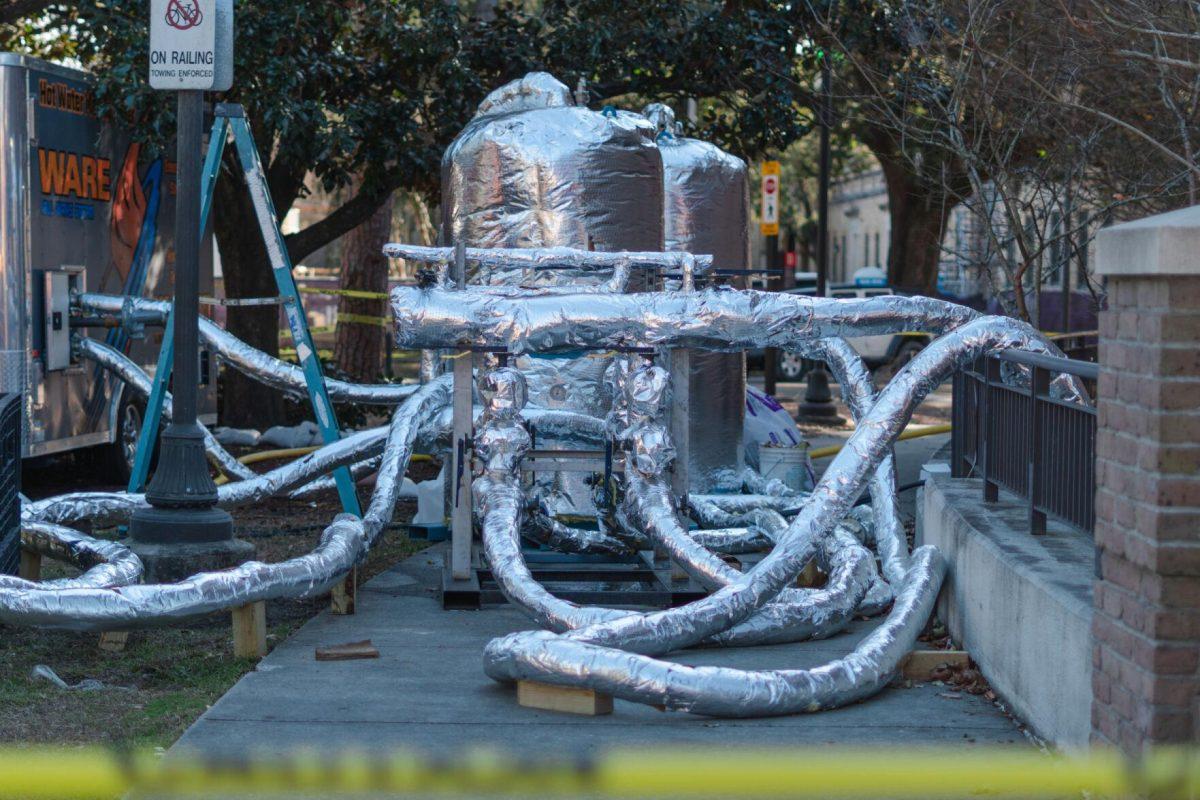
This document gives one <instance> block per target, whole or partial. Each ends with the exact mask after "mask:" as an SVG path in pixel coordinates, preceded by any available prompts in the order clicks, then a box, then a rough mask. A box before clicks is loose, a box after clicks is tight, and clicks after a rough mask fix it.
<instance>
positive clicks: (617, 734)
mask: <svg viewBox="0 0 1200 800" xmlns="http://www.w3.org/2000/svg"><path fill="white" fill-rule="evenodd" d="M440 563H441V554H440V552H438V551H437V549H436V548H433V549H431V550H427V551H425V552H423V553H421V554H418V555H416V556H414V557H412V558H410V559H408V560H407V561H405V562H404V563H402V564H400V565H398V566H397V567H396V568H394V569H393V570H392V571H390V572H387V573H384V574H382V575H380V576H378V577H376V578H375V579H374V580H372V581H371V582H370V583H368V584H367V585H366V586H365V587H364V588H363V589H362V590H361V591H360V595H359V613H358V614H357V615H355V616H351V617H334V616H331V615H330V614H329V613H327V612H326V613H323V614H321V615H320V616H319V617H317V618H315V619H313V620H312V621H310V622H309V623H308V624H306V625H305V626H304V627H303V628H301V629H300V630H299V631H298V632H297V633H296V634H295V635H294V636H292V637H291V639H289V640H288V641H286V642H284V643H283V644H281V645H280V646H279V647H277V648H276V649H275V650H274V652H272V653H271V654H270V655H269V656H268V657H267V658H265V659H264V660H263V661H262V663H261V664H260V665H259V667H258V670H257V671H255V672H252V673H250V674H249V675H247V676H245V677H244V678H243V679H242V680H241V681H239V682H238V684H237V685H236V686H234V687H233V689H231V690H230V691H229V692H228V693H227V694H226V695H225V696H224V697H222V698H221V699H220V700H219V701H218V702H217V703H216V704H215V705H213V706H212V708H210V709H209V710H208V711H207V712H206V713H205V714H204V716H202V717H201V718H200V719H199V720H198V721H197V722H196V723H195V724H193V725H192V726H191V728H189V729H188V730H187V732H186V733H185V734H184V735H183V737H182V738H181V739H180V740H179V742H178V743H177V744H176V746H175V750H176V751H179V750H192V751H198V752H200V753H203V754H205V755H226V756H234V755H238V756H244V755H245V754H246V753H248V752H259V751H265V752H288V751H292V750H294V749H296V748H301V747H303V748H310V749H313V750H314V751H321V752H328V751H330V750H335V749H341V748H359V749H367V750H387V749H395V748H416V749H419V750H421V751H424V752H426V753H429V754H444V753H447V752H454V751H456V750H458V749H460V748H464V747H469V746H484V745H486V746H488V747H492V748H500V749H502V750H506V751H511V752H513V753H514V754H549V755H564V754H575V753H579V754H583V753H588V752H593V751H594V750H595V749H596V748H607V747H617V746H637V745H641V744H647V745H654V746H660V747H663V746H696V745H708V746H725V745H738V746H766V745H777V746H778V745H817V744H833V743H837V744H851V745H853V744H870V745H882V746H887V745H908V746H911V745H914V744H930V745H933V744H942V745H972V744H976V743H978V744H1014V745H1017V746H1026V744H1025V743H1026V740H1025V738H1024V737H1023V735H1022V734H1021V732H1020V731H1019V730H1018V729H1017V727H1016V726H1015V725H1014V724H1013V722H1012V721H1011V720H1010V719H1008V718H1007V717H1005V716H1004V714H1002V713H1001V712H1000V711H999V710H998V709H997V708H996V707H995V706H994V705H992V704H991V703H989V702H988V701H986V700H985V699H983V698H982V697H979V696H972V695H969V694H966V693H959V692H956V691H954V690H953V689H952V688H951V687H946V686H935V685H932V684H921V685H917V686H915V687H913V688H900V687H895V688H888V689H886V690H885V691H884V692H883V693H882V694H880V695H878V696H877V697H875V698H873V699H871V700H868V701H866V702H864V703H860V704H857V705H853V706H850V707H847V708H843V709H837V710H834V711H827V712H822V713H819V714H810V715H797V716H790V717H777V718H768V719H752V720H724V719H709V718H705V717H697V716H692V715H689V714H683V713H664V712H660V711H656V710H655V709H652V708H649V707H646V706H641V705H637V704H633V703H626V702H624V701H617V702H616V704H615V705H616V708H615V711H614V713H613V714H612V715H610V716H602V717H578V716H573V715H569V714H561V713H554V712H546V711H534V710H531V709H527V708H522V707H519V706H518V705H517V703H516V692H515V690H514V689H513V688H512V687H507V686H500V685H498V684H496V683H494V682H492V681H491V680H489V679H488V678H487V677H486V676H485V675H484V674H483V669H482V665H481V663H480V654H481V652H482V650H483V646H484V644H485V643H486V642H487V641H488V640H489V639H491V638H492V637H494V636H499V635H501V634H504V633H508V632H510V631H515V630H523V629H528V628H529V627H530V623H529V622H528V620H526V619H525V618H524V617H523V616H522V615H521V614H519V613H518V612H517V611H515V610H514V609H512V608H510V607H505V608H492V609H487V610H483V611H442V610H441V607H440V604H439V602H438V600H437V598H436V590H435V589H434V586H435V585H436V582H437V579H438V569H439V565H440ZM874 624H876V623H874V622H863V621H858V622H855V623H854V624H853V625H852V626H851V628H850V630H849V631H847V632H846V633H844V634H842V635H840V636H837V637H835V638H832V639H828V640H825V641H820V642H809V643H803V644H794V645H785V646H775V647H754V648H745V649H721V650H698V651H688V652H684V653H680V654H677V657H676V659H675V660H677V661H679V662H681V663H687V664H713V665H722V666H730V667H738V668H742V669H780V668H803V667H812V666H816V665H819V664H821V663H824V662H826V661H829V660H830V659H833V658H836V657H838V656H840V655H842V654H844V653H846V652H847V651H848V650H850V649H851V648H852V647H853V646H854V644H855V643H856V642H857V641H858V640H859V639H860V638H861V637H862V636H864V635H865V634H866V633H867V632H868V631H869V630H870V629H871V627H873V625H874ZM360 639H371V640H372V641H373V642H374V643H375V645H376V646H377V647H378V648H379V650H380V654H381V657H380V658H379V659H378V660H367V661H344V662H318V661H316V660H315V659H314V649H315V648H316V647H318V646H321V645H330V644H337V643H342V642H350V641H355V640H360Z"/></svg>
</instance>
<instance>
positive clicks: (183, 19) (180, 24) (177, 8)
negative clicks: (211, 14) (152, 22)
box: [167, 0, 204, 31]
mask: <svg viewBox="0 0 1200 800" xmlns="http://www.w3.org/2000/svg"><path fill="white" fill-rule="evenodd" d="M203 20H204V14H202V13H201V12H200V3H199V0H191V2H187V0H170V2H169V3H167V24H168V25H170V26H171V27H172V28H176V29H178V30H181V31H186V30H188V29H190V28H194V27H196V26H197V25H199V24H200V23H201V22H202V21H203Z"/></svg>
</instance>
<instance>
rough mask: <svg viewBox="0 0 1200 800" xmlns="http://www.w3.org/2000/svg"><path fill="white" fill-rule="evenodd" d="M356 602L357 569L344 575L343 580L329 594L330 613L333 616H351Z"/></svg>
mask: <svg viewBox="0 0 1200 800" xmlns="http://www.w3.org/2000/svg"><path fill="white" fill-rule="evenodd" d="M357 602H358V567H355V568H354V569H352V570H350V571H349V572H347V573H346V576H345V578H344V579H343V580H342V581H341V582H340V583H338V585H337V586H334V587H333V590H332V591H331V592H330V593H329V605H330V609H329V610H330V611H332V612H333V613H334V614H339V615H349V614H353V613H354V610H355V604H356V603H357Z"/></svg>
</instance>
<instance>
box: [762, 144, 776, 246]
mask: <svg viewBox="0 0 1200 800" xmlns="http://www.w3.org/2000/svg"><path fill="white" fill-rule="evenodd" d="M759 230H760V231H761V233H762V235H763V236H778V235H779V162H778V161H764V162H763V165H762V224H761V225H759Z"/></svg>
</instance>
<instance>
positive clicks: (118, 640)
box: [100, 631, 129, 653]
mask: <svg viewBox="0 0 1200 800" xmlns="http://www.w3.org/2000/svg"><path fill="white" fill-rule="evenodd" d="M128 641H129V631H104V632H103V633H101V634H100V649H101V650H103V651H104V652H106V653H120V652H121V651H123V650H124V649H125V644H126V643H127V642H128Z"/></svg>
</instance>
